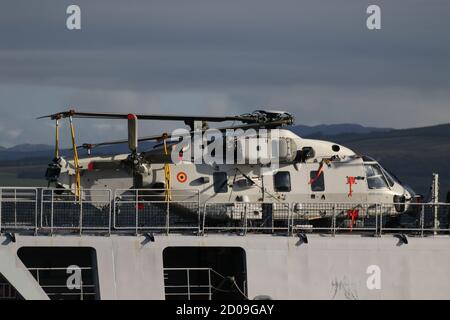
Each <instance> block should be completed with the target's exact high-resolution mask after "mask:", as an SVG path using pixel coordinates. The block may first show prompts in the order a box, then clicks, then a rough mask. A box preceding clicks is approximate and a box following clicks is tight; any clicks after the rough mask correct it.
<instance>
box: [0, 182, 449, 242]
mask: <svg viewBox="0 0 450 320" xmlns="http://www.w3.org/2000/svg"><path fill="white" fill-rule="evenodd" d="M164 192H165V190H164V189H152V190H149V189H126V190H125V189H124V190H115V192H114V196H112V195H113V194H112V192H111V190H109V189H82V190H81V199H78V198H77V197H76V196H75V195H74V194H72V193H71V192H70V191H67V190H63V189H51V188H42V189H37V188H0V230H1V231H2V232H6V231H12V232H15V231H17V232H21V231H32V232H35V233H38V232H42V233H50V234H52V233H56V232H63V231H71V232H79V233H82V232H106V233H111V232H128V233H130V232H131V233H135V234H138V233H143V232H146V231H148V232H162V233H166V234H167V233H170V232H178V233H181V232H187V233H189V234H198V235H202V234H206V233H211V232H228V233H230V232H234V233H239V234H247V233H280V234H287V235H292V234H295V233H297V232H320V233H330V234H333V235H334V234H337V233H351V232H355V233H356V232H369V233H373V234H376V235H381V234H382V233H392V232H409V233H415V234H419V235H421V236H425V235H429V234H449V233H450V227H449V216H450V204H446V203H413V204H406V205H405V204H404V203H398V204H392V203H373V204H368V203H324V202H317V203H266V202H264V203H262V202H254V203H250V202H235V203H229V202H228V203H212V202H205V203H201V201H200V194H199V191H198V190H171V192H170V193H171V199H170V200H169V201H168V200H166V199H165V193H164ZM401 212H405V213H402V214H399V213H401Z"/></svg>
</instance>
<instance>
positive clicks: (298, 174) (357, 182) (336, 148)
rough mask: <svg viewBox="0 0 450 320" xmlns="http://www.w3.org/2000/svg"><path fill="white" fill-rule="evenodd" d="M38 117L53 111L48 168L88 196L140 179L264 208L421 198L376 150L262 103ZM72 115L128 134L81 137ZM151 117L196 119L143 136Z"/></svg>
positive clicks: (156, 189)
mask: <svg viewBox="0 0 450 320" xmlns="http://www.w3.org/2000/svg"><path fill="white" fill-rule="evenodd" d="M40 118H50V119H52V120H55V121H56V142H55V158H54V160H53V162H52V163H51V164H50V165H49V167H48V169H47V172H46V178H47V180H48V182H49V186H50V185H54V186H55V187H56V188H58V189H61V190H65V191H69V192H72V193H74V194H75V195H76V196H77V197H82V196H83V195H82V193H81V192H80V190H81V189H86V190H88V189H105V188H107V189H110V190H112V191H113V192H114V194H115V196H118V197H120V195H121V193H124V192H126V190H133V189H139V190H143V192H144V194H150V195H152V196H154V198H153V199H158V200H161V201H171V200H172V199H173V197H174V195H175V194H176V195H177V196H179V195H184V198H183V199H184V200H194V199H198V201H199V203H200V204H206V203H208V204H211V203H212V204H223V205H224V206H225V207H230V205H233V204H235V203H256V204H259V205H260V207H261V208H262V206H263V204H265V203H271V204H274V205H277V204H286V203H289V204H293V206H294V209H296V210H297V211H299V210H300V209H301V208H302V206H303V205H305V204H313V205H318V206H320V205H321V204H327V203H341V204H344V205H347V208H348V209H349V210H351V209H352V208H355V207H358V206H360V205H361V204H376V203H383V204H387V205H390V208H389V214H391V215H394V216H395V215H400V214H403V213H405V212H406V213H407V212H409V211H411V210H412V209H411V204H412V203H414V202H417V201H418V196H417V195H416V194H415V193H414V191H413V190H412V189H411V188H409V187H408V186H406V185H404V184H402V183H401V182H400V180H399V179H398V178H396V177H395V175H394V174H392V173H390V172H389V171H388V170H386V169H384V168H383V167H382V166H381V165H380V163H378V162H377V161H376V160H375V159H373V158H370V157H368V156H365V155H359V154H357V153H356V152H354V151H353V150H351V149H349V148H347V147H345V146H343V145H340V144H337V143H334V142H330V141H322V140H315V139H306V138H302V137H300V136H298V135H296V134H295V133H293V132H292V131H290V130H289V129H288V128H287V127H289V126H292V125H293V124H294V121H295V120H294V117H293V116H292V115H291V114H290V113H288V112H285V111H273V110H256V111H254V112H252V113H247V114H242V115H237V116H222V117H220V116H178V115H154V114H132V113H95V112H77V111H75V110H69V111H64V112H59V113H55V114H52V115H47V116H44V117H40ZM66 118H67V119H69V123H70V129H71V136H72V147H73V153H74V156H73V159H71V160H67V159H65V158H64V157H62V156H60V155H59V146H58V136H59V134H58V126H59V121H60V120H62V119H66ZM75 118H82V119H87V118H91V119H111V120H122V121H127V124H128V139H124V140H116V141H109V142H100V143H84V144H82V145H80V146H77V145H76V143H75V130H74V119H75ZM149 120H157V121H181V122H184V124H186V125H187V126H188V128H189V129H182V130H178V131H174V132H172V133H171V134H168V133H163V134H160V135H154V136H146V137H139V135H138V121H149ZM226 121H232V122H233V125H230V126H225V127H219V128H209V123H211V122H214V123H220V122H226ZM236 122H239V124H237V125H236V124H235V123H236ZM211 131H212V134H211ZM236 132H238V133H236ZM196 138H197V139H196ZM148 141H151V142H153V147H151V148H147V149H146V150H142V151H141V150H139V144H140V143H142V142H148ZM219 141H221V142H222V143H218V142H219ZM196 142H197V143H196ZM118 144H128V148H129V153H123V154H115V155H107V156H104V155H99V156H93V155H92V151H93V150H95V149H97V148H99V147H103V146H109V145H118ZM80 148H82V149H86V150H88V154H89V156H88V157H85V158H79V157H78V150H79V149H80ZM268 150H269V151H271V152H272V153H271V154H270V155H268V154H269V153H270V152H268ZM196 154H197V155H198V154H200V155H201V156H203V157H196ZM205 155H207V156H209V157H204V156H205ZM224 155H227V157H226V159H224V158H225V156H224ZM274 155H275V156H274ZM205 159H206V160H205ZM221 159H223V161H220V160H221ZM179 206H180V211H179V212H180V214H183V211H186V212H188V211H189V208H187V207H185V208H183V204H182V202H181V203H180V204H179ZM261 211H262V209H260V210H255V214H254V216H252V219H260V218H261ZM294 211H295V210H294ZM223 212H224V213H223V218H232V217H233V214H234V213H233V212H232V211H231V212H230V211H229V210H224V211H223ZM276 214H277V213H276V210H274V215H275V216H276ZM280 214H281V213H280ZM330 214H331V213H330V211H329V210H328V211H326V210H319V211H317V212H315V213H314V214H311V215H310V216H308V220H311V221H314V220H317V219H324V218H330Z"/></svg>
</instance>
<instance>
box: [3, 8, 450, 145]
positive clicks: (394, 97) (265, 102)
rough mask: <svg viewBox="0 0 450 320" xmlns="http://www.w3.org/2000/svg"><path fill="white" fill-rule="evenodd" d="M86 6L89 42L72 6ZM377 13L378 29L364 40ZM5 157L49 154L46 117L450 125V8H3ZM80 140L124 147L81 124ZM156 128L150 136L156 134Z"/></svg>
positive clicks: (120, 131) (99, 125)
mask: <svg viewBox="0 0 450 320" xmlns="http://www.w3.org/2000/svg"><path fill="white" fill-rule="evenodd" d="M70 4H77V5H79V6H80V7H81V27H82V29H81V30H76V31H69V30H67V28H66V18H67V16H68V15H67V14H66V8H67V6H68V5H70ZM370 4H377V5H379V6H380V7H381V24H382V29H381V30H376V31H370V30H368V29H367V28H366V18H367V14H366V9H367V7H368V6H369V5H370ZM0 6H1V7H0V40H1V41H0V146H11V145H15V144H19V143H46V144H51V143H52V139H53V138H52V134H53V131H52V125H53V124H52V123H51V122H50V121H48V120H35V119H34V118H36V117H37V116H39V115H43V114H48V113H51V112H56V111H61V110H64V109H68V108H69V106H70V107H74V108H76V109H77V110H83V111H121V112H141V113H145V112H146V113H170V114H190V115H194V114H200V115H202V114H209V115H221V114H228V115H230V114H240V113H244V112H249V111H252V110H255V109H260V108H263V107H266V106H270V108H271V109H284V110H287V111H290V112H292V113H293V114H294V115H295V117H296V122H297V123H298V124H306V125H314V124H320V123H349V122H352V123H360V124H363V125H370V126H380V127H395V128H404V127H412V126H425V125H432V124H437V123H446V122H450V1H448V0H442V1H440V0H395V1H392V0H389V1H379V0H368V1H366V0H320V1H319V0H305V1H302V0H270V1H269V0H236V1H235V0H227V1H224V0H179V1H173V0H161V1H159V0H158V1H156V0H146V1H137V0H133V1H129V0H128V1H117V0H89V1H83V0H71V1H62V0H39V1H31V0H29V1H19V0H2V1H1V5H0ZM77 128H78V132H79V134H80V140H82V141H80V142H84V141H99V140H105V139H110V138H112V139H115V138H118V137H124V136H125V135H126V132H125V127H124V124H123V123H121V122H117V121H115V122H114V121H109V122H97V121H93V120H84V121H82V122H80V121H78V122H77ZM160 128H161V124H160V123H158V122H156V123H151V124H150V123H148V124H146V125H145V126H141V132H142V134H150V133H156V132H158V131H159V130H160Z"/></svg>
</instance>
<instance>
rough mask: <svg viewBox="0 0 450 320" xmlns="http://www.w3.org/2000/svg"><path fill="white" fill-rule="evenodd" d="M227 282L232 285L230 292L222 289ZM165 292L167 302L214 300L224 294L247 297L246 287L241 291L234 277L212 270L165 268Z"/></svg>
mask: <svg viewBox="0 0 450 320" xmlns="http://www.w3.org/2000/svg"><path fill="white" fill-rule="evenodd" d="M226 280H229V281H230V282H231V284H232V287H231V288H228V290H227V289H226V288H223V287H222V286H223V285H224V284H225V282H226ZM229 284H230V283H229ZM164 291H165V296H166V300H173V299H177V300H180V299H181V300H213V299H214V297H215V294H223V293H227V294H230V293H238V295H239V296H240V297H245V298H246V297H247V294H246V288H245V285H244V289H241V288H240V287H239V285H238V283H237V282H236V280H235V279H234V277H233V276H231V277H227V276H224V275H222V274H220V273H219V272H217V271H215V270H214V269H212V268H164Z"/></svg>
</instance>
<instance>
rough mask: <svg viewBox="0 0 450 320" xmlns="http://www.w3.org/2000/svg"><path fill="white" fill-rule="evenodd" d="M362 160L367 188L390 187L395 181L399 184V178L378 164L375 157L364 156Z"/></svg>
mask: <svg viewBox="0 0 450 320" xmlns="http://www.w3.org/2000/svg"><path fill="white" fill-rule="evenodd" d="M363 160H364V168H365V171H366V177H367V185H368V186H369V189H383V188H392V187H393V186H394V185H395V184H396V183H397V184H399V185H401V182H400V180H399V179H398V178H397V177H395V175H393V174H391V173H390V172H389V171H387V170H386V169H384V168H383V167H382V166H380V164H379V163H378V162H377V161H376V160H375V159H373V158H371V157H368V156H364V157H363Z"/></svg>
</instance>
